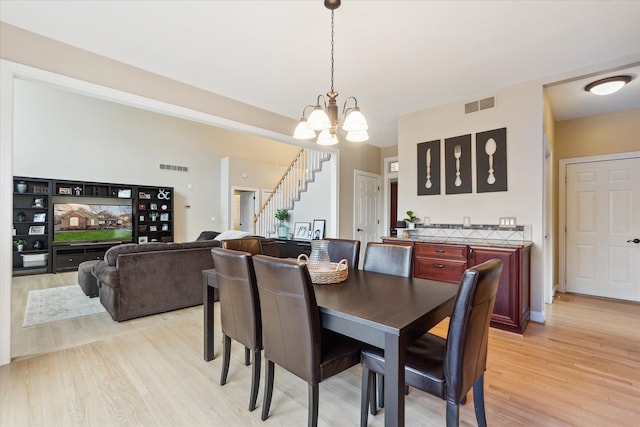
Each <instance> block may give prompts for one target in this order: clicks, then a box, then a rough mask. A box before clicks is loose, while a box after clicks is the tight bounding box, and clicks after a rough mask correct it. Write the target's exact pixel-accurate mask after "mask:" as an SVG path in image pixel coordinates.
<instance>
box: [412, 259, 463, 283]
mask: <svg viewBox="0 0 640 427" xmlns="http://www.w3.org/2000/svg"><path fill="white" fill-rule="evenodd" d="M466 269H467V262H466V261H454V260H446V259H439V258H427V257H420V258H416V262H415V265H414V275H415V276H416V277H420V278H422V279H429V280H439V281H442V282H449V283H455V284H460V280H461V279H462V275H463V274H464V272H465V270H466Z"/></svg>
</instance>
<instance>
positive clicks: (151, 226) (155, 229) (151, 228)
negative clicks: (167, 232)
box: [149, 225, 158, 231]
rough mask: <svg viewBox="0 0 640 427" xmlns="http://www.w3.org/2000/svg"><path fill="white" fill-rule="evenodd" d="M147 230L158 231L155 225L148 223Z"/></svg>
mask: <svg viewBox="0 0 640 427" xmlns="http://www.w3.org/2000/svg"><path fill="white" fill-rule="evenodd" d="M149 231H158V227H156V226H155V225H150V226H149Z"/></svg>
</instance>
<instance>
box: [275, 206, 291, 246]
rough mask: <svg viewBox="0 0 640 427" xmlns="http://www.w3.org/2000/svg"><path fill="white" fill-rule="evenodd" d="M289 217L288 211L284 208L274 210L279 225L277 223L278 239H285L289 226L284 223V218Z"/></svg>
mask: <svg viewBox="0 0 640 427" xmlns="http://www.w3.org/2000/svg"><path fill="white" fill-rule="evenodd" d="M287 218H289V211H287V210H286V209H278V210H277V211H276V219H278V220H280V225H278V228H277V230H276V231H277V232H278V238H279V239H286V238H287V235H288V234H289V227H287V226H286V225H285V223H284V220H286V219H287Z"/></svg>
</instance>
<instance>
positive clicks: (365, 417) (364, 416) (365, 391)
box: [360, 366, 375, 427]
mask: <svg viewBox="0 0 640 427" xmlns="http://www.w3.org/2000/svg"><path fill="white" fill-rule="evenodd" d="M372 377H373V375H372V372H371V371H369V369H367V368H365V367H364V366H363V367H362V387H361V389H360V393H361V395H360V427H366V426H367V422H368V421H369V414H368V411H369V401H370V400H371V397H372V396H374V399H375V389H374V392H373V394H372V393H371V382H372V381H371V378H372ZM374 378H375V377H374ZM374 387H375V386H374Z"/></svg>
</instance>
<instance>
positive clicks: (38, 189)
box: [33, 184, 49, 194]
mask: <svg viewBox="0 0 640 427" xmlns="http://www.w3.org/2000/svg"><path fill="white" fill-rule="evenodd" d="M33 192H34V193H35V194H47V193H48V192H49V187H48V186H47V185H42V184H40V185H38V184H34V186H33Z"/></svg>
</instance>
